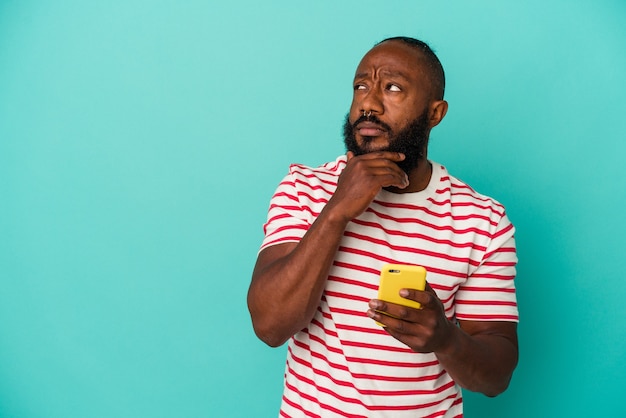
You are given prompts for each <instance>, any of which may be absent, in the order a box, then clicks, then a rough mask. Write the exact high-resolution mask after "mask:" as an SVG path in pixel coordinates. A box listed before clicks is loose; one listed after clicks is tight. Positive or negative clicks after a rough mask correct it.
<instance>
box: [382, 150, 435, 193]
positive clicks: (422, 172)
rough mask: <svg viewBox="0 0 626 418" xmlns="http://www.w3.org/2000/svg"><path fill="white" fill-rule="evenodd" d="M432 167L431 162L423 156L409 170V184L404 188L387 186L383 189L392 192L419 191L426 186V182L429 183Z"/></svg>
mask: <svg viewBox="0 0 626 418" xmlns="http://www.w3.org/2000/svg"><path fill="white" fill-rule="evenodd" d="M432 172H433V167H432V164H431V163H430V162H429V161H428V160H427V159H426V158H423V159H421V160H420V161H419V163H418V164H417V167H415V168H414V169H413V170H411V172H410V173H409V185H408V187H405V188H404V189H399V188H397V187H387V188H385V190H387V191H389V192H392V193H415V192H421V191H422V190H424V189H425V188H426V187H428V183H430V176H431V175H432Z"/></svg>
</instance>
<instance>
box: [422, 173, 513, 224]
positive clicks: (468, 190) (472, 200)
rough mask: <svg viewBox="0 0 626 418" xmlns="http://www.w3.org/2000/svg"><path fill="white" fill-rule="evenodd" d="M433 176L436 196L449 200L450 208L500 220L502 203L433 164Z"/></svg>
mask: <svg viewBox="0 0 626 418" xmlns="http://www.w3.org/2000/svg"><path fill="white" fill-rule="evenodd" d="M432 164H433V174H435V173H437V175H438V176H439V182H438V183H437V189H436V191H435V192H436V195H437V196H439V197H440V198H445V199H449V203H450V204H451V205H452V206H457V207H467V208H471V209H472V210H474V211H476V212H483V213H489V214H490V215H491V216H490V217H497V218H501V217H503V216H504V214H505V208H504V205H502V203H500V202H499V201H497V200H496V199H494V198H492V197H490V196H487V195H484V194H482V193H480V192H478V191H476V190H475V189H474V188H472V187H471V186H470V185H469V184H467V183H466V182H464V181H462V180H460V179H459V178H457V177H455V176H453V175H451V174H450V173H449V172H448V170H447V169H446V168H445V167H444V166H443V165H441V164H438V163H435V162H433V163H432Z"/></svg>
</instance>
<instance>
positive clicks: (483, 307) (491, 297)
mask: <svg viewBox="0 0 626 418" xmlns="http://www.w3.org/2000/svg"><path fill="white" fill-rule="evenodd" d="M514 234H515V228H514V226H513V224H512V223H511V222H510V221H509V219H508V217H507V216H506V214H504V215H503V216H502V218H501V219H500V221H499V222H498V225H497V227H496V228H495V230H494V232H493V233H492V235H491V237H490V241H489V244H488V246H487V249H486V251H485V253H484V256H483V259H482V261H481V263H480V265H479V266H478V267H477V268H476V270H474V271H473V272H472V273H471V275H470V276H469V277H468V279H467V281H466V282H465V283H464V284H463V285H461V286H460V287H459V290H458V292H457V294H456V301H455V303H456V318H457V319H459V320H467V321H509V322H518V321H519V313H518V308H517V297H516V294H515V282H514V279H515V275H516V265H517V253H516V248H515V237H514Z"/></svg>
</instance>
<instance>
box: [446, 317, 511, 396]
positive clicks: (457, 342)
mask: <svg viewBox="0 0 626 418" xmlns="http://www.w3.org/2000/svg"><path fill="white" fill-rule="evenodd" d="M500 325H501V326H502V327H503V332H502V333H500V332H490V333H489V334H480V333H475V334H474V335H470V334H468V333H467V332H465V331H464V330H463V329H461V328H459V327H457V326H455V325H453V324H452V323H450V331H451V334H450V337H449V340H448V343H447V344H446V345H445V347H443V348H442V349H441V350H438V351H436V352H435V354H436V356H437V358H438V359H439V362H440V363H441V365H442V366H443V367H444V369H446V371H447V372H448V373H449V374H450V376H451V377H452V378H453V379H454V381H455V382H456V383H458V384H459V385H460V386H461V387H463V388H465V389H468V390H471V391H473V392H481V393H484V394H485V395H487V396H496V395H498V394H500V393H502V392H504V390H505V389H506V388H507V387H508V384H509V381H510V380H511V376H512V374H513V370H514V369H515V366H516V365H517V359H518V349H517V340H516V337H514V336H515V335H516V334H515V328H516V324H515V323H502V324H500Z"/></svg>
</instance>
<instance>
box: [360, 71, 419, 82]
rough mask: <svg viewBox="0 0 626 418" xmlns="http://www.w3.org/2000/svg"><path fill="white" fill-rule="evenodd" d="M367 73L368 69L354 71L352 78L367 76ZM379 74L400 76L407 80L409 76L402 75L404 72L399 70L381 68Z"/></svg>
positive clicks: (393, 76)
mask: <svg viewBox="0 0 626 418" xmlns="http://www.w3.org/2000/svg"><path fill="white" fill-rule="evenodd" d="M369 74H370V73H369V71H364V72H360V73H356V74H355V75H354V78H355V79H357V78H362V77H367V76H368V75H369ZM380 74H381V75H383V76H386V77H392V78H402V79H403V80H406V81H409V77H407V76H406V75H404V73H402V72H400V71H390V70H381V71H380Z"/></svg>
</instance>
